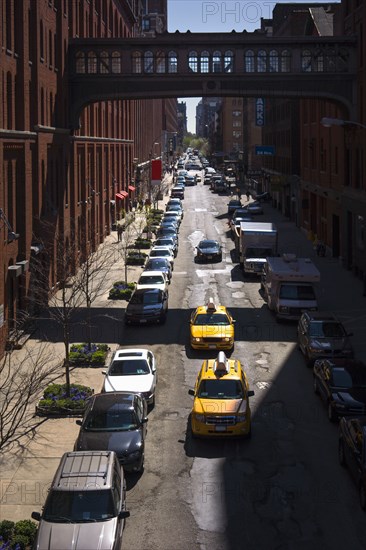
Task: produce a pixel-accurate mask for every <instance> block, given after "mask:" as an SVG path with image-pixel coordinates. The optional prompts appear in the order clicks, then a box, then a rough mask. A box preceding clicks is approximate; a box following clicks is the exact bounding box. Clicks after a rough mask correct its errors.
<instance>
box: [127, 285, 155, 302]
mask: <svg viewBox="0 0 366 550" xmlns="http://www.w3.org/2000/svg"><path fill="white" fill-rule="evenodd" d="M145 290H146V289H145ZM160 302H161V297H160V292H146V293H145V292H144V293H139V292H135V294H133V295H132V296H131V300H130V304H159V303H160Z"/></svg>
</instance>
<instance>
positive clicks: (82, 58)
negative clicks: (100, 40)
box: [75, 52, 85, 74]
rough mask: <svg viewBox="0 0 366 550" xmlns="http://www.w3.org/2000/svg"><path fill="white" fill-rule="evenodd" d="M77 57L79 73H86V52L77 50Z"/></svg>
mask: <svg viewBox="0 0 366 550" xmlns="http://www.w3.org/2000/svg"><path fill="white" fill-rule="evenodd" d="M75 57H76V67H75V70H76V72H77V73H79V74H82V73H85V53H84V52H76V55H75Z"/></svg>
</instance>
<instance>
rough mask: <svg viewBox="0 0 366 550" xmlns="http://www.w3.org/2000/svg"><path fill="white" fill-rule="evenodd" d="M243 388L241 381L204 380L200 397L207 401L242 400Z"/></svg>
mask: <svg viewBox="0 0 366 550" xmlns="http://www.w3.org/2000/svg"><path fill="white" fill-rule="evenodd" d="M243 395H244V394H243V387H242V385H241V383H240V381H239V380H202V382H201V384H200V386H199V389H198V397H201V398H205V399H242V398H243Z"/></svg>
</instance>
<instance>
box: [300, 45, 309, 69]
mask: <svg viewBox="0 0 366 550" xmlns="http://www.w3.org/2000/svg"><path fill="white" fill-rule="evenodd" d="M301 70H302V71H304V72H311V52H310V50H303V51H302V52H301Z"/></svg>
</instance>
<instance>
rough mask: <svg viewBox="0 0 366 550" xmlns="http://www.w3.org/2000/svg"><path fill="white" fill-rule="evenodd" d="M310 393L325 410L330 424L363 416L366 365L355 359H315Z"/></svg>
mask: <svg viewBox="0 0 366 550" xmlns="http://www.w3.org/2000/svg"><path fill="white" fill-rule="evenodd" d="M313 384H314V392H315V393H317V394H319V395H320V397H321V398H322V399H323V401H324V402H325V403H326V405H327V407H328V418H329V420H330V421H331V422H334V421H336V420H338V419H339V417H341V416H362V415H365V414H366V365H365V364H364V363H361V362H360V361H356V360H355V359H345V358H343V359H340V358H337V359H333V358H329V359H318V360H317V361H315V363H314V369H313Z"/></svg>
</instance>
